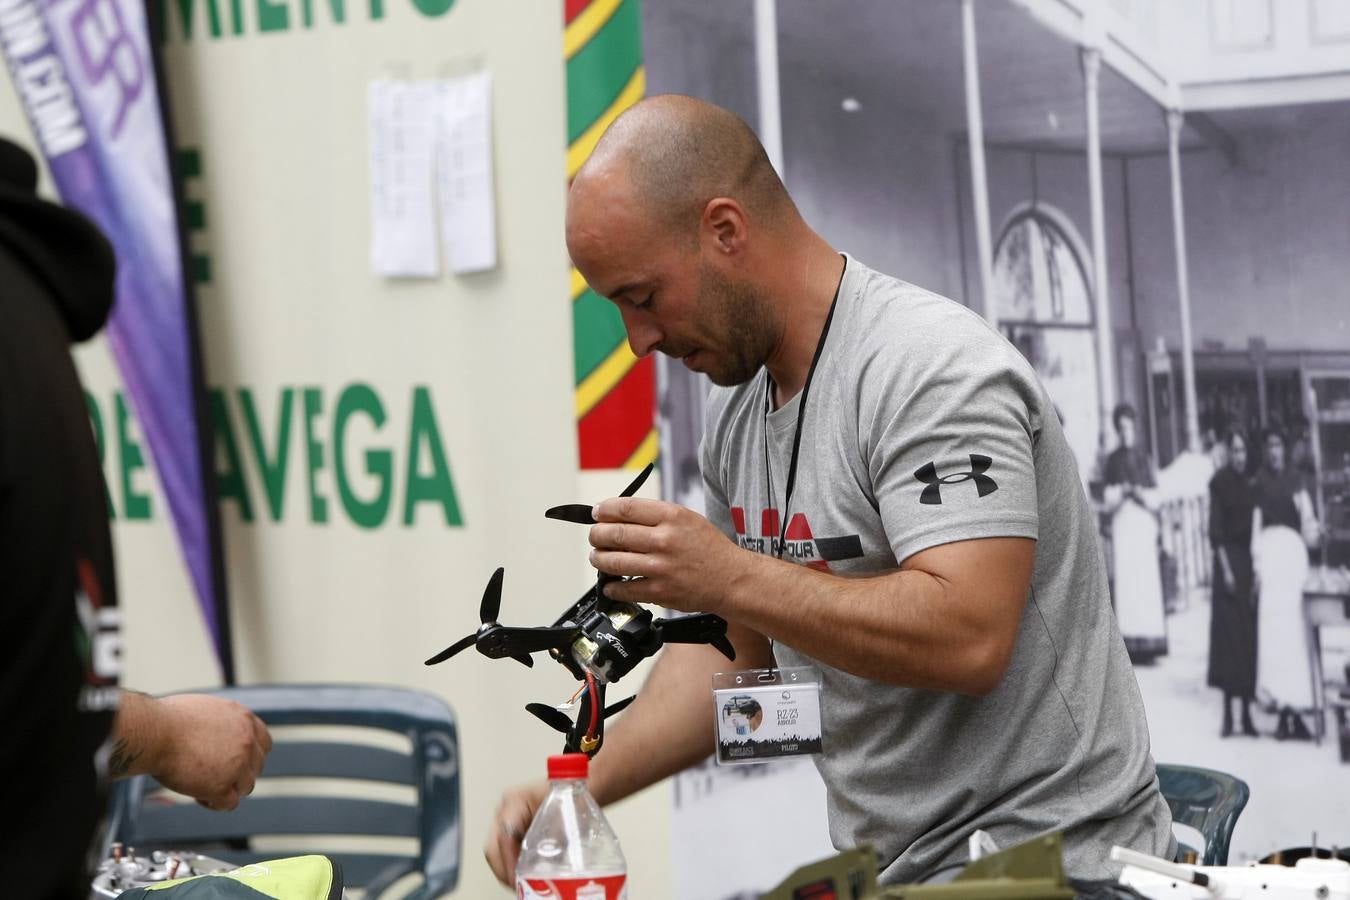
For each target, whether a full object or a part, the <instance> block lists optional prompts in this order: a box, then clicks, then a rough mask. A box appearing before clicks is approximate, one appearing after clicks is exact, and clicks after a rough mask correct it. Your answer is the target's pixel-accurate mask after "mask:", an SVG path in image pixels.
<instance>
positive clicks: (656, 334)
mask: <svg viewBox="0 0 1350 900" xmlns="http://www.w3.org/2000/svg"><path fill="white" fill-rule="evenodd" d="M622 315H623V327H624V330H625V331H627V332H628V346H629V348H631V349H632V351H633V355H634V356H636V357H637V358H638V359H641V358H642V357H644V356H646V355H647V354H649V353H651V352H652V351H653V350H655V349H656V347H657V345H658V344H660V343H661V337H662V335H661V329H660V328H658V327H657V326H656V324H655V323H654V322H652V321H651V318H650V317H649V316H644V315H643V314H642V313H640V312H636V311H626V312H624V313H623V314H622Z"/></svg>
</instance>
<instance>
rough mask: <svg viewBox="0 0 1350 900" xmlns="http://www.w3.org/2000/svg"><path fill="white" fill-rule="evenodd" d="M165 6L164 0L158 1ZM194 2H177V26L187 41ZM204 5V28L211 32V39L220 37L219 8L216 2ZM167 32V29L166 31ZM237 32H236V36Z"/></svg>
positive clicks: (190, 32)
mask: <svg viewBox="0 0 1350 900" xmlns="http://www.w3.org/2000/svg"><path fill="white" fill-rule="evenodd" d="M160 2H161V3H164V5H165V6H167V5H168V4H167V3H165V0H160ZM194 2H195V0H178V24H179V25H181V26H182V27H183V40H189V39H191V37H192V5H193V3H194ZM204 2H205V3H206V27H207V29H208V30H210V32H211V37H213V38H218V37H220V8H219V7H218V6H216V0H204ZM163 13H164V8H163V7H161V15H160V17H161V19H162V18H163ZM165 30H167V27H166V29H165ZM237 33H238V32H236V34H237Z"/></svg>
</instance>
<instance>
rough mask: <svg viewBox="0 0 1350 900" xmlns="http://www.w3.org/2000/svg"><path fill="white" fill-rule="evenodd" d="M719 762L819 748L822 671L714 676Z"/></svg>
mask: <svg viewBox="0 0 1350 900" xmlns="http://www.w3.org/2000/svg"><path fill="white" fill-rule="evenodd" d="M713 712H714V715H715V716H716V720H717V755H716V760H717V764H718V765H719V766H730V765H739V764H742V763H758V762H766V761H768V760H774V759H779V758H781V757H784V756H810V755H812V754H815V753H820V752H821V741H820V732H821V729H820V673H819V672H818V671H817V670H816V669H813V668H810V667H808V666H798V667H792V668H786V669H749V670H746V671H743V672H719V673H717V674H716V675H714V676H713Z"/></svg>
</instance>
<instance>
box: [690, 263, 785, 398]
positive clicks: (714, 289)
mask: <svg viewBox="0 0 1350 900" xmlns="http://www.w3.org/2000/svg"><path fill="white" fill-rule="evenodd" d="M699 311H700V313H701V314H702V315H703V316H704V319H705V321H708V322H712V323H714V328H715V333H716V334H717V335H718V341H719V343H720V344H721V346H719V347H717V348H713V349H711V350H710V351H709V352H710V354H711V355H712V359H713V363H712V365H710V366H709V367H708V370H707V375H708V379H709V380H710V381H711V382H712V383H713V384H715V385H718V386H719V387H734V386H735V385H738V384H744V383H745V382H747V381H749V380H750V379H751V378H754V377H755V374H756V373H757V372H759V370H760V367H761V366H763V365H764V363H765V362H767V361H768V359H769V354H770V353H771V352H772V351H773V347H774V344H775V343H776V342H777V331H778V329H777V326H776V325H775V323H774V319H773V310H772V306H771V304H770V302H769V299H768V298H767V297H766V296H764V294H763V293H761V292H760V291H759V290H757V289H756V288H755V287H754V286H752V285H750V284H747V283H744V282H735V281H732V280H731V279H729V278H727V277H725V276H724V275H722V273H720V272H718V271H717V270H716V269H714V268H713V267H712V266H708V265H705V264H700V265H699Z"/></svg>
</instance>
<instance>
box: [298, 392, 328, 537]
mask: <svg viewBox="0 0 1350 900" xmlns="http://www.w3.org/2000/svg"><path fill="white" fill-rule="evenodd" d="M303 396H304V401H305V455H306V457H307V458H308V460H309V517H310V519H311V520H313V521H314V522H316V523H323V522H327V521H328V499H327V498H326V497H322V496H320V495H319V485H318V482H317V481H316V479H315V476H316V475H318V473H319V470H320V469H322V468H323V444H320V443H319V442H318V441H316V440H315V439H314V417H315V416H317V415H318V414H319V413H321V412H323V393H322V392H321V391H320V390H319V389H318V388H305V392H304V395H303Z"/></svg>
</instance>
